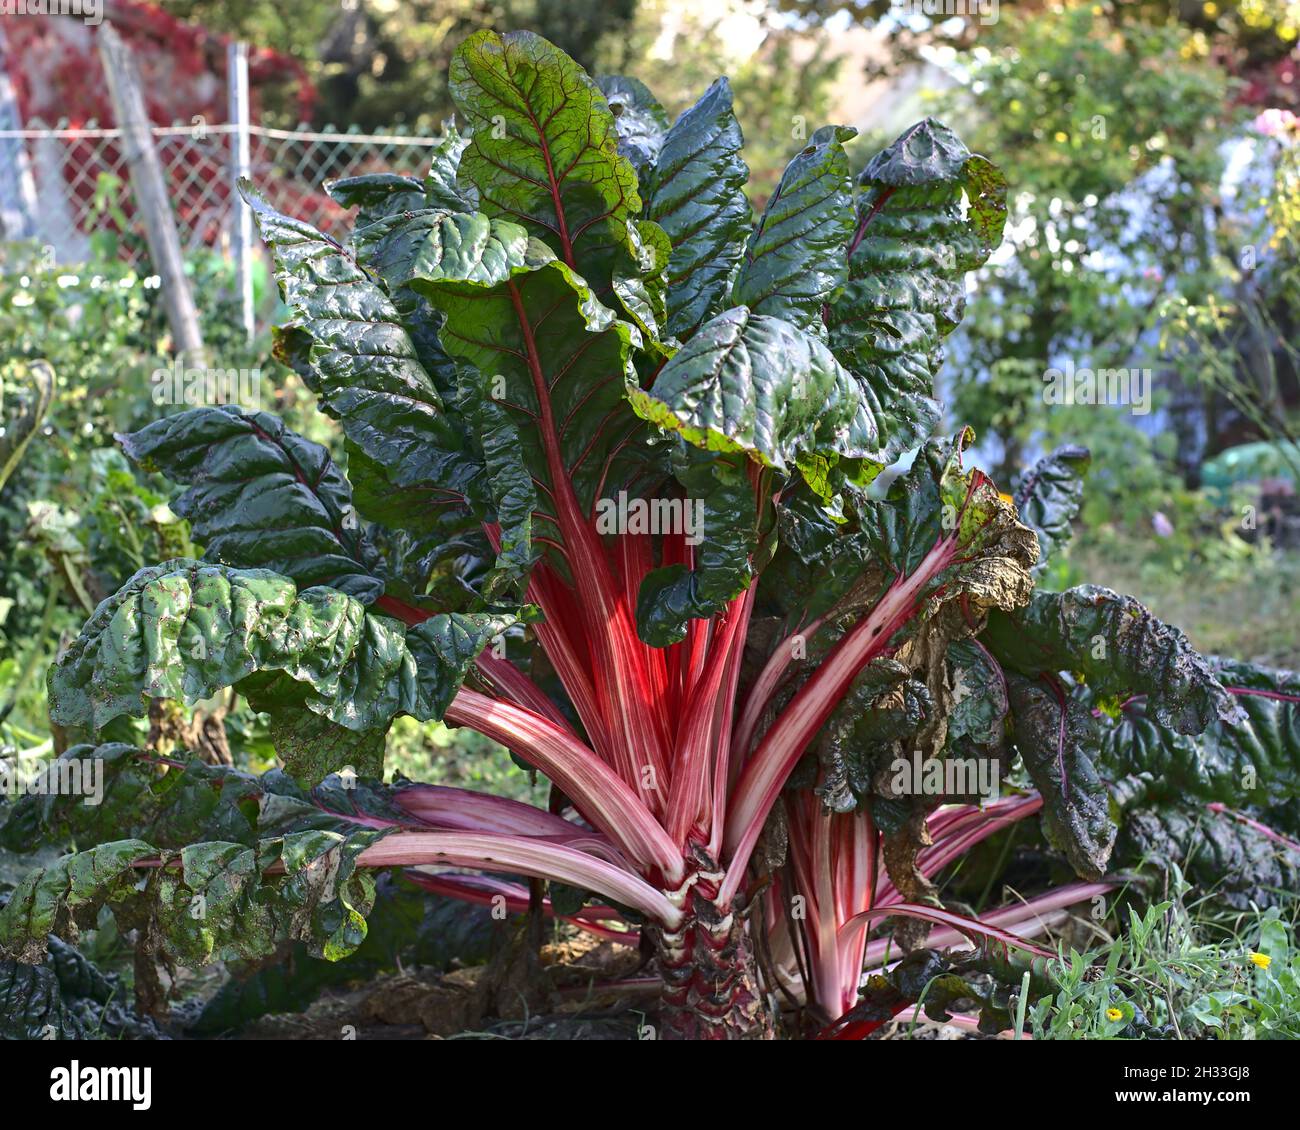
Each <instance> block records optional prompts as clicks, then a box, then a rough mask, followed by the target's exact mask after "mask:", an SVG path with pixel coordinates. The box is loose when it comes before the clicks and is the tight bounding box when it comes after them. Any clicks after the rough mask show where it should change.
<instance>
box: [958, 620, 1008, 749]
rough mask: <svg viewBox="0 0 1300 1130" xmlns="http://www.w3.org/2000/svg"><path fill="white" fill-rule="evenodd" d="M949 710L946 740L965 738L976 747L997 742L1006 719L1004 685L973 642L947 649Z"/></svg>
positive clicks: (993, 662) (985, 654) (991, 661)
mask: <svg viewBox="0 0 1300 1130" xmlns="http://www.w3.org/2000/svg"><path fill="white" fill-rule="evenodd" d="M948 670H949V675H950V678H951V681H952V709H951V710H950V711H949V713H948V739H949V741H959V740H961V739H963V738H968V739H969V740H970V741H973V742H975V743H976V744H977V745H983V746H991V745H998V744H1000V742H1001V739H1002V734H1003V727H1004V723H1005V720H1006V716H1007V710H1008V703H1007V683H1006V678H1005V677H1004V676H1003V674H1002V671H1001V669H1000V668H999V667H998V665H997V661H996V660H994V659H993V657H992V656H990V655H989V654H988V652H986V651H985V650H984V649H983V648H981V647H980V646H979V645H978V644H977V643H976V642H975V641H974V640H956V641H954V642H953V643H952V644H950V645H949V647H948Z"/></svg>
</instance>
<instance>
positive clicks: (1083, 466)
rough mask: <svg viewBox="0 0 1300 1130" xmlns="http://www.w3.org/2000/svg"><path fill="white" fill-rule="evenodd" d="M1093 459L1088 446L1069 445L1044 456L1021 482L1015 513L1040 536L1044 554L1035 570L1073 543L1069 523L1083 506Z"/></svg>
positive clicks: (1017, 493)
mask: <svg viewBox="0 0 1300 1130" xmlns="http://www.w3.org/2000/svg"><path fill="white" fill-rule="evenodd" d="M1091 462H1092V456H1091V454H1090V453H1089V452H1088V449H1087V448H1086V447H1074V446H1072V445H1067V446H1065V447H1058V448H1057V449H1056V450H1055V451H1053V452H1052V453H1051V454H1050V455H1045V456H1043V458H1042V459H1040V460H1039V461H1038V462H1037V463H1035V464H1034V466H1033V467H1032V468H1031V469H1030V471H1029V473H1028V474H1026V475H1025V477H1024V478H1023V479H1021V480H1020V486H1019V487H1018V488H1017V489H1016V511H1017V512H1018V513H1019V514H1020V520H1021V521H1022V522H1024V524H1025V525H1026V526H1028V527H1029V528H1030V529H1031V530H1033V531H1034V533H1035V534H1037V535H1038V545H1039V548H1040V549H1041V551H1042V553H1041V555H1040V556H1039V558H1038V565H1037V568H1036V570H1035V571H1038V570H1041V569H1042V568H1043V567H1044V566H1046V564H1047V559H1048V558H1049V557H1050V556H1051V555H1052V553H1053V552H1054V551H1055V550H1057V549H1058V548H1062V547H1063V546H1064V545H1065V543H1066V542H1068V541H1069V540H1070V534H1071V532H1072V531H1071V528H1070V523H1071V522H1073V521H1074V518H1075V515H1077V514H1078V513H1079V507H1080V506H1082V505H1083V479H1084V476H1085V475H1086V474H1087V473H1088V466H1089V464H1090V463H1091Z"/></svg>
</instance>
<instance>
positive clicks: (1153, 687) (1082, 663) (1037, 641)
mask: <svg viewBox="0 0 1300 1130" xmlns="http://www.w3.org/2000/svg"><path fill="white" fill-rule="evenodd" d="M984 641H985V643H986V644H987V645H988V647H989V649H990V650H991V651H992V652H993V654H994V655H995V656H997V658H998V660H999V661H1000V662H1001V663H1002V664H1003V665H1004V666H1008V667H1011V668H1013V669H1015V670H1017V671H1020V672H1022V673H1024V674H1027V675H1037V674H1038V673H1040V672H1043V671H1047V672H1056V671H1070V672H1073V673H1076V674H1079V675H1082V676H1083V678H1084V680H1085V681H1086V682H1087V684H1088V686H1089V688H1091V689H1092V690H1093V691H1094V692H1096V693H1098V694H1101V695H1115V696H1121V697H1127V696H1128V695H1133V694H1145V695H1148V696H1149V698H1148V707H1149V709H1150V710H1151V712H1152V714H1153V715H1154V717H1155V718H1156V720H1157V721H1158V722H1159V723H1160V724H1161V725H1162V726H1172V727H1173V728H1174V729H1176V730H1178V731H1179V732H1180V733H1183V734H1199V733H1200V732H1201V731H1202V730H1204V729H1205V727H1206V726H1208V725H1209V724H1210V723H1211V722H1212V721H1214V720H1215V719H1216V718H1222V719H1225V720H1230V719H1234V718H1237V717H1239V715H1240V711H1239V710H1238V708H1237V705H1236V704H1235V702H1234V701H1233V698H1232V696H1231V695H1230V694H1228V692H1227V691H1225V690H1224V689H1223V687H1222V685H1221V684H1220V683H1219V681H1218V680H1217V679H1216V678H1215V675H1214V670H1213V669H1212V668H1211V666H1210V664H1209V663H1208V662H1207V661H1206V660H1205V659H1204V658H1202V657H1201V656H1200V655H1199V654H1198V653H1197V652H1196V650H1195V649H1194V648H1193V647H1192V645H1191V642H1190V641H1189V640H1188V639H1187V637H1186V636H1185V635H1183V633H1182V632H1180V631H1179V630H1178V629H1177V628H1175V627H1172V626H1171V625H1169V624H1165V623H1163V622H1162V621H1160V620H1157V619H1156V618H1155V617H1154V616H1152V615H1151V613H1150V612H1148V611H1147V610H1146V608H1145V607H1143V605H1142V604H1140V603H1139V602H1138V601H1136V600H1134V599H1133V598H1132V597H1131V596H1120V595H1119V594H1118V593H1115V592H1111V590H1110V589H1105V588H1100V587H1098V586H1096V585H1080V586H1078V587H1077V588H1073V589H1067V590H1066V591H1065V592H1060V593H1049V592H1036V593H1034V596H1033V599H1032V600H1031V601H1030V602H1029V604H1028V605H1027V606H1026V607H1024V608H1021V609H1018V610H1017V611H1015V612H1012V613H1009V614H1006V615H994V616H991V617H990V618H989V625H988V628H987V630H986V631H985V634H984Z"/></svg>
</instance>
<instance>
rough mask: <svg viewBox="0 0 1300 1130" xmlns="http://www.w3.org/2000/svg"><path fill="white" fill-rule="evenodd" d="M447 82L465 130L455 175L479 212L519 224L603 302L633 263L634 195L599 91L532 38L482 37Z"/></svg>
mask: <svg viewBox="0 0 1300 1130" xmlns="http://www.w3.org/2000/svg"><path fill="white" fill-rule="evenodd" d="M449 86H450V90H451V96H452V99H453V100H454V101H455V103H456V106H457V109H458V110H459V111H460V113H461V114H463V115H464V118H465V121H466V123H467V124H468V125H469V126H470V127H471V129H472V136H471V138H470V142H469V145H468V147H467V148H466V149H465V151H464V153H463V154H462V155H461V159H460V170H459V179H460V182H461V183H462V184H464V183H469V184H472V185H473V186H474V187H475V188H476V189H477V190H478V194H479V204H478V207H479V210H480V211H482V212H484V213H485V214H486V215H488V216H491V217H494V218H502V219H508V220H512V221H517V222H518V223H521V224H522V225H523V226H524V227H525V228H526V229H527V230H528V233H529V234H530V235H532V236H534V237H536V238H538V239H540V240H542V241H543V242H545V243H548V244H550V245H551V246H552V247H553V249H554V250H555V251H556V252H557V253H558V254H559V256H560V258H561V259H562V260H563V261H564V262H565V263H567V264H568V265H569V266H570V267H571V268H573V269H575V270H577V271H580V272H581V274H582V276H583V277H584V278H585V279H586V280H587V282H588V283H589V284H590V285H591V287H592V289H593V290H594V291H595V292H596V294H597V295H598V296H600V297H602V298H603V297H604V296H605V295H606V294H607V292H608V290H609V289H610V288H611V287H612V285H613V281H614V278H615V276H616V275H618V274H619V273H620V272H622V271H625V270H626V269H627V267H628V264H629V262H630V261H631V259H632V258H633V256H632V253H631V250H630V246H629V234H628V225H629V221H631V220H632V219H634V218H635V217H637V216H638V215H639V214H640V211H641V198H640V196H639V194H638V191H637V176H636V171H635V170H634V169H633V168H632V165H631V164H630V163H629V162H628V161H627V160H626V159H625V158H623V157H621V156H620V155H619V152H618V145H619V139H618V132H617V130H616V129H615V124H614V115H613V113H612V112H611V110H610V108H609V104H608V103H607V102H606V101H605V97H604V95H603V94H602V93H601V92H600V89H599V87H597V86H596V84H595V83H594V82H592V80H591V79H590V78H589V77H588V76H587V73H586V72H585V71H584V70H583V69H582V68H581V67H580V66H578V64H577V63H575V62H574V61H573V60H572V59H570V58H569V57H568V56H567V55H565V54H564V52H563V51H561V50H559V48H557V47H555V46H554V45H552V44H550V43H548V42H547V41H546V40H544V39H542V38H541V37H540V36H537V35H533V34H532V33H531V32H511V33H510V34H507V35H505V36H500V35H497V34H496V33H495V32H492V31H480V32H478V33H476V34H475V35H472V36H470V38H469V39H467V40H466V41H465V42H464V43H463V44H462V45H461V47H460V48H459V49H458V50H457V52H456V54H455V56H454V58H453V59H452V63H451V74H450V79H449Z"/></svg>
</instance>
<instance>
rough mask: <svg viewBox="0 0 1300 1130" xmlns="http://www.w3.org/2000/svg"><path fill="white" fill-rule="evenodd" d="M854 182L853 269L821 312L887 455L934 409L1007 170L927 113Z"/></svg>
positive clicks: (924, 429) (1001, 216)
mask: <svg viewBox="0 0 1300 1130" xmlns="http://www.w3.org/2000/svg"><path fill="white" fill-rule="evenodd" d="M859 183H860V185H861V186H862V192H861V194H860V196H859V201H858V220H857V226H856V229H855V231H854V233H853V235H852V238H851V239H850V240H849V245H848V272H849V281H848V283H847V285H846V286H845V287H844V289H843V291H842V293H841V294H840V296H839V297H838V298H837V299H835V300H834V301H833V302H832V303H831V304H830V308H829V310H828V312H827V319H828V326H829V328H830V342H831V346H832V348H833V349H834V351H835V355H836V356H837V357H838V358H839V359H840V361H841V362H842V363H843V364H844V366H845V367H846V368H847V369H848V370H849V371H850V372H851V373H852V374H853V375H854V377H855V378H856V379H857V380H858V382H859V383H860V385H861V387H862V390H863V395H864V396H865V398H866V400H867V403H868V405H869V408H870V410H871V412H872V413H873V415H874V416H875V418H876V419H877V422H878V425H879V428H880V435H881V444H882V445H883V447H884V451H885V455H886V461H887V462H892V461H893V460H894V459H895V458H897V457H898V455H900V454H901V453H902V452H904V451H906V450H907V449H909V448H911V447H915V446H916V445H917V444H919V443H920V442H921V441H922V440H924V439H925V438H926V437H927V436H928V435H929V434H930V432H931V431H932V430H933V428H934V425H935V422H936V421H937V420H938V418H939V410H938V405H937V404H936V402H935V400H934V377H935V374H936V373H938V371H939V368H940V366H941V365H942V364H943V348H942V342H943V339H944V338H945V337H947V336H948V334H949V333H951V332H952V330H953V329H955V328H956V326H957V324H958V322H960V321H961V318H962V315H963V313H964V312H965V307H966V278H965V276H966V272H967V271H971V270H974V269H975V268H976V267H978V266H980V265H981V264H982V263H983V262H984V261H985V260H986V259H987V258H988V256H989V255H990V254H991V253H992V251H993V249H994V248H995V247H996V246H997V245H998V244H999V243H1000V242H1001V239H1002V227H1003V225H1004V223H1005V221H1006V181H1005V180H1004V179H1003V178H1002V175H1001V174H1000V173H999V172H998V171H997V169H995V168H994V167H993V166H992V165H990V164H989V162H988V161H986V160H985V159H984V158H982V157H978V156H972V155H971V153H970V151H969V150H967V148H966V146H965V145H963V144H962V142H961V141H960V140H959V139H958V137H957V136H956V134H954V133H953V132H952V131H951V130H950V129H949V128H948V127H947V126H945V125H943V124H942V123H941V122H937V121H935V120H934V119H933V118H926V119H925V120H924V121H921V122H918V123H917V124H916V125H914V126H912V127H911V128H910V129H908V130H907V131H906V132H905V133H904V134H903V135H902V136H901V137H899V138H898V140H896V141H895V142H894V143H893V144H892V145H890V146H889V147H888V148H887V149H885V150H884V151H882V152H881V153H879V154H877V155H876V156H875V157H874V158H873V159H872V160H871V162H870V163H869V164H868V165H867V167H866V169H865V170H864V171H863V173H862V176H861V177H860V178H859ZM963 200H965V202H966V205H967V207H966V210H965V212H963V206H962V205H963Z"/></svg>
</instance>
